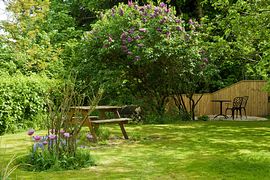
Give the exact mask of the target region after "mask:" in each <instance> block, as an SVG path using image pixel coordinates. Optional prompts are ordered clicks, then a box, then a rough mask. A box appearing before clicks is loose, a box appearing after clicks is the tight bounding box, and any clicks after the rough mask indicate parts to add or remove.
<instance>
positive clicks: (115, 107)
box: [70, 106, 122, 110]
mask: <svg viewBox="0 0 270 180" xmlns="http://www.w3.org/2000/svg"><path fill="white" fill-rule="evenodd" d="M70 108H71V109H79V110H90V109H91V108H92V107H91V106H72V107H70ZM121 108H122V107H120V106H96V107H95V109H96V110H115V109H116V110H118V109H121Z"/></svg>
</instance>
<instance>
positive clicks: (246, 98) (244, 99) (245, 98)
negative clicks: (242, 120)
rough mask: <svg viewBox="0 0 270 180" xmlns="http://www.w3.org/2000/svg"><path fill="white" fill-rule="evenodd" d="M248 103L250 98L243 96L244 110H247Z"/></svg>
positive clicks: (242, 105)
mask: <svg viewBox="0 0 270 180" xmlns="http://www.w3.org/2000/svg"><path fill="white" fill-rule="evenodd" d="M247 101H248V96H243V101H242V104H241V107H242V108H245V107H246V105H247Z"/></svg>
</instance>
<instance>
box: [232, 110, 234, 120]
mask: <svg viewBox="0 0 270 180" xmlns="http://www.w3.org/2000/svg"><path fill="white" fill-rule="evenodd" d="M232 119H233V120H234V109H232Z"/></svg>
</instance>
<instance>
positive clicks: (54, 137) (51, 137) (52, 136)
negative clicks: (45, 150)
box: [48, 134, 56, 140]
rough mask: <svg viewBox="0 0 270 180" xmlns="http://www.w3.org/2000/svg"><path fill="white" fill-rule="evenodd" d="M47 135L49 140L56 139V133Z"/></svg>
mask: <svg viewBox="0 0 270 180" xmlns="http://www.w3.org/2000/svg"><path fill="white" fill-rule="evenodd" d="M48 137H49V139H50V140H54V139H56V135H54V134H50V135H49V136H48Z"/></svg>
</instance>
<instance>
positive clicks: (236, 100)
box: [233, 97, 243, 108]
mask: <svg viewBox="0 0 270 180" xmlns="http://www.w3.org/2000/svg"><path fill="white" fill-rule="evenodd" d="M242 102H243V97H235V98H233V108H240V107H241V105H242Z"/></svg>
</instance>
